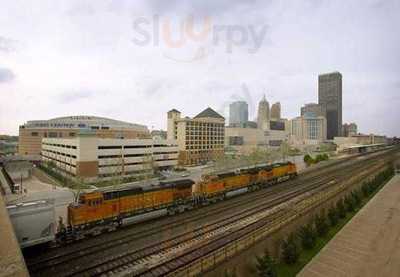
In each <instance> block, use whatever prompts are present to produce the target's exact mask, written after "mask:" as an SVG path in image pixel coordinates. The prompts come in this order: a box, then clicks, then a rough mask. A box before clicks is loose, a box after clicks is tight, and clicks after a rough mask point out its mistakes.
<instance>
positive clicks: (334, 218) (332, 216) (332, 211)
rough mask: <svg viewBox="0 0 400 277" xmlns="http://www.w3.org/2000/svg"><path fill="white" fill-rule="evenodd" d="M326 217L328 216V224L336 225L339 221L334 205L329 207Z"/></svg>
mask: <svg viewBox="0 0 400 277" xmlns="http://www.w3.org/2000/svg"><path fill="white" fill-rule="evenodd" d="M328 218H329V223H330V225H331V226H332V227H333V226H336V224H337V223H338V221H339V216H338V211H337V209H336V208H335V207H331V208H330V209H329V211H328Z"/></svg>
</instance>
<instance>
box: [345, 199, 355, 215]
mask: <svg viewBox="0 0 400 277" xmlns="http://www.w3.org/2000/svg"><path fill="white" fill-rule="evenodd" d="M344 203H345V206H346V210H347V211H348V212H354V208H355V207H354V200H353V197H351V195H348V196H346V197H345V198H344Z"/></svg>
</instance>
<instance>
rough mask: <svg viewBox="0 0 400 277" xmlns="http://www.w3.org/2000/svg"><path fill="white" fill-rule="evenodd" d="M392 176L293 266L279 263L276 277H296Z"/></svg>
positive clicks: (303, 254) (348, 213) (331, 228)
mask: <svg viewBox="0 0 400 277" xmlns="http://www.w3.org/2000/svg"><path fill="white" fill-rule="evenodd" d="M392 176H393V174H391V175H390V177H387V179H386V180H384V181H383V182H382V183H381V184H380V185H379V186H377V187H376V189H374V190H373V191H372V192H371V194H370V195H368V196H366V197H364V198H362V200H361V203H360V205H358V206H356V207H354V211H352V212H347V213H346V216H345V218H342V219H340V218H339V219H338V223H337V225H336V226H333V227H330V228H329V231H328V232H327V233H326V235H325V236H324V237H317V238H316V242H315V245H314V247H313V248H312V249H303V250H302V251H301V252H300V255H299V257H298V260H297V262H296V263H294V264H286V263H285V262H283V261H280V262H279V263H277V264H276V273H277V276H288V277H290V276H296V275H297V274H298V273H299V272H300V271H301V269H302V268H303V267H304V266H305V265H307V263H309V262H310V261H311V259H312V258H313V257H314V256H316V255H317V254H318V253H319V251H320V250H321V249H322V248H323V247H324V246H325V245H326V244H327V243H328V242H329V241H330V240H331V239H332V238H333V237H334V236H335V235H336V234H337V233H338V232H339V231H340V230H341V229H342V228H343V227H344V226H345V225H346V224H347V223H348V222H349V221H350V220H351V219H352V218H353V217H354V216H355V215H356V214H357V212H358V211H360V210H361V209H362V208H363V206H364V205H365V204H367V203H368V201H369V200H371V199H372V198H373V197H374V196H375V194H376V193H378V192H379V191H380V190H381V188H382V187H384V186H385V184H386V183H387V182H388V181H389V180H390V179H391V177H392Z"/></svg>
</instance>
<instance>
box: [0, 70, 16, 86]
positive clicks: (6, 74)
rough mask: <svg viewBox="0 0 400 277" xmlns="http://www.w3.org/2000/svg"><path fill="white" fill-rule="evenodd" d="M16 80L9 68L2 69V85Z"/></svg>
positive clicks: (0, 72)
mask: <svg viewBox="0 0 400 277" xmlns="http://www.w3.org/2000/svg"><path fill="white" fill-rule="evenodd" d="M14 79H15V74H14V72H12V71H11V70H10V69H8V68H0V83H8V82H12V81H13V80H14Z"/></svg>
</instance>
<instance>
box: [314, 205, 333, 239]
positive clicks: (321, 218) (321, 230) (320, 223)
mask: <svg viewBox="0 0 400 277" xmlns="http://www.w3.org/2000/svg"><path fill="white" fill-rule="evenodd" d="M314 224H315V230H316V231H317V234H318V235H319V236H320V237H323V236H325V235H326V233H328V230H329V226H328V223H327V222H326V216H325V211H322V212H321V214H319V215H317V216H316V217H315V219H314Z"/></svg>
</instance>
